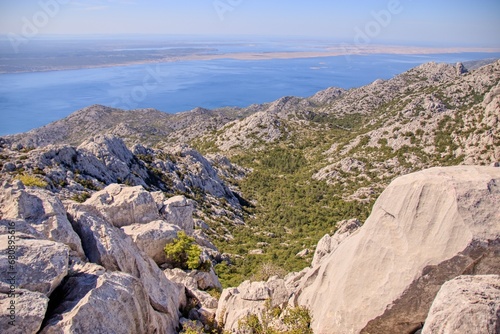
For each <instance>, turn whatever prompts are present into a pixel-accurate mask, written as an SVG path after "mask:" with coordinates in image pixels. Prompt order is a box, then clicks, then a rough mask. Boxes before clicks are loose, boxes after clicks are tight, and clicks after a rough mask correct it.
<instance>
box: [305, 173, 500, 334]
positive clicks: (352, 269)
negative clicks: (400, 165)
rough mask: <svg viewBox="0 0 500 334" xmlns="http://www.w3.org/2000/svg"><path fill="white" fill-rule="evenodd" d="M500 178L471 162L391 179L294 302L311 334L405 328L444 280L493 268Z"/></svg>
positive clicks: (419, 319)
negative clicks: (304, 310) (305, 313)
mask: <svg viewBox="0 0 500 334" xmlns="http://www.w3.org/2000/svg"><path fill="white" fill-rule="evenodd" d="M499 184H500V169H498V168H493V167H473V166H458V167H449V168H432V169H429V170H425V171H422V172H418V173H414V174H409V175H406V176H403V177H400V178H398V179H396V180H395V181H393V182H392V183H391V185H390V186H389V187H388V188H387V189H386V190H385V191H384V192H383V193H382V195H381V196H380V197H379V199H378V200H377V202H376V203H375V205H374V208H373V211H372V214H371V215H370V217H369V218H368V220H367V221H366V222H365V224H364V225H363V227H362V228H361V229H360V230H359V231H358V232H357V233H355V234H354V235H352V236H350V237H349V238H348V239H347V240H345V241H344V242H342V243H341V244H340V245H339V246H338V248H337V249H336V250H335V252H333V253H330V254H329V255H327V256H326V257H325V258H324V259H323V261H322V262H321V265H320V267H319V268H318V269H317V272H316V275H315V276H309V282H308V284H309V286H306V287H305V289H304V291H303V292H302V293H301V294H300V296H299V299H298V301H299V304H301V305H304V306H306V307H309V308H310V310H311V313H312V318H313V324H312V328H313V330H314V331H315V333H332V332H339V333H404V332H411V331H413V330H415V329H417V328H418V327H419V326H420V324H421V323H423V322H424V321H425V318H426V315H427V313H428V311H429V308H430V306H431V303H432V301H433V300H434V297H435V296H436V294H437V292H438V290H439V288H440V287H441V285H442V284H443V283H444V282H446V281H448V280H450V279H452V278H454V277H456V276H459V275H463V274H498V273H499V272H500V264H499V262H498V255H497V254H498V252H499V251H500V246H499V245H500V238H499V237H500V225H499V224H498V219H499V217H500V211H499V210H500V208H499V206H498V203H499V201H500V188H499ZM325 296H329V298H325Z"/></svg>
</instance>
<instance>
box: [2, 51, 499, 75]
mask: <svg viewBox="0 0 500 334" xmlns="http://www.w3.org/2000/svg"><path fill="white" fill-rule="evenodd" d="M471 52H478V53H497V52H500V48H478V47H467V48H464V47H442V48H430V47H413V46H383V45H373V46H363V47H359V46H357V45H355V44H345V45H342V46H335V47H331V48H328V49H327V51H314V52H311V51H291V52H283V51H276V52H261V53H255V52H234V53H221V54H192V55H186V56H174V57H164V58H158V59H150V60H139V61H130V62H127V61H125V62H117V63H110V64H95V65H67V66H61V67H57V66H53V67H49V68H40V69H34V70H25V71H5V70H0V75H1V74H22V73H39V72H54V71H71V70H82V69H95V68H111V67H125V66H134V65H144V64H161V63H172V62H178V61H200V60H201V61H210V60H219V59H233V60H243V61H244V60H248V61H257V60H273V59H307V58H324V57H338V56H360V55H370V54H393V55H419V54H421V55H429V54H449V53H471Z"/></svg>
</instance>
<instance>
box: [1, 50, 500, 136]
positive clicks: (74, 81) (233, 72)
mask: <svg viewBox="0 0 500 334" xmlns="http://www.w3.org/2000/svg"><path fill="white" fill-rule="evenodd" d="M225 51H227V50H225ZM259 51H260V50H259ZM264 51H267V50H264ZM280 51H281V50H280ZM499 57H500V53H454V54H450V53H447V54H425V55H395V54H371V55H356V56H335V57H322V58H296V59H266V60H237V59H212V60H182V61H174V62H167V63H149V64H139V65H129V66H113V67H105V68H83V69H76V70H59V71H47V72H29V73H8V74H0V119H1V120H2V121H1V123H0V135H6V134H14V133H19V132H25V131H28V130H30V129H33V128H36V127H39V126H42V125H45V124H48V123H50V122H52V121H55V120H58V119H61V118H63V117H65V116H68V115H69V114H71V113H72V112H74V111H76V110H79V109H81V108H84V107H86V106H89V105H92V104H103V105H107V106H111V107H117V108H122V109H137V108H155V109H158V110H160V111H164V112H167V113H177V112H181V111H187V110H191V109H193V108H195V107H203V108H209V109H213V108H219V107H225V106H238V107H246V106H248V105H251V104H254V103H264V102H271V101H274V100H276V99H278V98H280V97H282V96H290V95H294V96H301V97H307V96H310V95H312V94H314V93H316V92H317V91H319V90H322V89H325V88H328V87H331V86H337V87H342V88H346V89H348V88H353V87H358V86H362V85H366V84H369V83H371V82H373V81H374V80H376V79H390V78H391V77H393V76H394V75H396V74H399V73H402V72H404V71H406V70H408V69H410V68H412V67H415V66H417V65H419V64H423V63H426V62H429V61H435V62H446V63H456V62H459V61H460V62H464V61H470V60H478V59H485V58H499Z"/></svg>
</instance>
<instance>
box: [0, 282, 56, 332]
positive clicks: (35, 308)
mask: <svg viewBox="0 0 500 334" xmlns="http://www.w3.org/2000/svg"><path fill="white" fill-rule="evenodd" d="M9 292H10V289H9V287H8V286H6V285H4V284H0V318H1V319H2V323H1V324H0V329H1V330H2V333H5V334H24V333H37V332H38V330H39V329H40V327H41V326H42V321H43V319H44V317H45V312H46V311H47V306H48V304H49V298H47V296H45V295H44V294H43V293H38V292H33V291H29V290H22V289H19V290H16V291H15V298H12V296H10V295H9ZM12 301H13V302H14V304H12ZM11 310H12V313H11ZM9 322H11V324H9Z"/></svg>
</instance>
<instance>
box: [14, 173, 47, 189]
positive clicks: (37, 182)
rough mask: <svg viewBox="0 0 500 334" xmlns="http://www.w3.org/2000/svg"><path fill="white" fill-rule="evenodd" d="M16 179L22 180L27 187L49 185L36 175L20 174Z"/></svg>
mask: <svg viewBox="0 0 500 334" xmlns="http://www.w3.org/2000/svg"><path fill="white" fill-rule="evenodd" d="M16 179H18V180H20V181H21V182H22V183H23V184H24V185H25V186H27V187H39V188H45V187H47V185H48V184H47V182H45V181H44V180H42V179H40V178H38V177H36V176H34V175H27V174H22V175H18V176H17V177H16Z"/></svg>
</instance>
